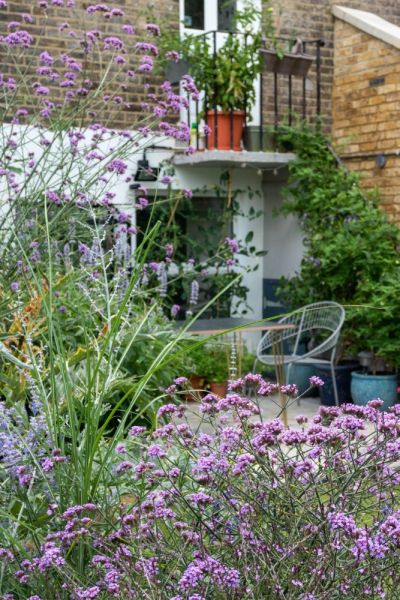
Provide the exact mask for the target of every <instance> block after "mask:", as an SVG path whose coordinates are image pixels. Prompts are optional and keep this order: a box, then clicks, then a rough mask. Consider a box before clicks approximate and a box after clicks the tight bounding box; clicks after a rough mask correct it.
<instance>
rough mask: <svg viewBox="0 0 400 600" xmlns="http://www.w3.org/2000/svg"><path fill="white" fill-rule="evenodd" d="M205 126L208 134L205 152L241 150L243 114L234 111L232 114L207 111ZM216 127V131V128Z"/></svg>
mask: <svg viewBox="0 0 400 600" xmlns="http://www.w3.org/2000/svg"><path fill="white" fill-rule="evenodd" d="M207 125H208V127H209V128H210V130H211V131H210V134H209V135H208V136H207V138H206V145H207V150H235V151H238V150H241V149H242V148H241V141H242V136H243V125H244V112H242V111H239V110H235V111H233V113H229V112H224V111H221V110H219V111H217V119H215V111H213V110H209V111H207ZM217 127H218V130H216V128H217Z"/></svg>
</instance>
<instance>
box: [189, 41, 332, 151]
mask: <svg viewBox="0 0 400 600" xmlns="http://www.w3.org/2000/svg"><path fill="white" fill-rule="evenodd" d="M218 35H220V36H225V39H226V36H242V39H243V42H242V43H243V47H244V48H246V46H247V44H248V43H249V41H248V40H249V34H243V33H237V32H235V33H224V34H222V33H218V32H217V31H209V32H206V33H204V34H201V37H202V38H203V43H204V44H208V45H209V48H210V53H211V60H212V61H213V67H214V68H216V66H217V52H218V41H219V38H218ZM279 42H280V43H281V45H282V46H283V45H284V44H285V43H288V42H290V40H288V39H280V40H279ZM323 46H324V42H323V41H322V40H306V41H300V40H298V41H297V43H296V50H297V53H291V52H287V53H284V55H283V57H282V56H281V55H278V54H277V53H276V52H275V51H274V50H269V49H268V47H267V44H266V42H264V44H263V48H262V50H261V56H262V60H263V63H264V64H263V69H262V72H261V74H260V75H259V81H258V83H257V81H256V80H255V81H254V86H257V85H258V90H257V92H258V94H256V106H253V107H251V106H249V98H248V95H246V94H244V96H243V97H242V99H241V101H240V108H242V109H243V110H235V109H234V108H233V107H230V109H229V110H228V111H227V112H223V111H221V110H220V106H219V103H218V98H219V95H220V92H221V90H220V89H216V85H213V84H212V82H207V81H205V82H204V86H203V87H204V89H202V90H200V92H201V98H200V100H196V101H193V100H192V101H190V100H189V108H188V110H187V123H188V126H189V128H190V129H191V145H192V146H193V147H194V148H195V150H207V149H217V150H241V149H244V150H255V151H257V150H258V151H260V150H276V149H277V135H276V134H277V132H279V128H280V127H281V126H282V125H289V126H292V125H293V124H294V123H295V122H298V121H300V122H304V123H307V124H309V125H315V126H319V124H320V122H321V116H322V115H321V110H322V87H321V48H322V47H323ZM281 54H282V53H281ZM228 60H229V58H228ZM231 60H233V57H231ZM241 129H242V131H243V135H241V133H239V132H240V130H241ZM207 132H208V135H206V134H207Z"/></svg>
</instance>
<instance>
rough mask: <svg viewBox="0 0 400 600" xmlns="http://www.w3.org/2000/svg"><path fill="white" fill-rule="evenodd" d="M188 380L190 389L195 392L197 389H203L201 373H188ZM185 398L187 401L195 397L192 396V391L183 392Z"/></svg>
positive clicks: (191, 400) (193, 399) (192, 400)
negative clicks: (188, 392) (189, 392)
mask: <svg viewBox="0 0 400 600" xmlns="http://www.w3.org/2000/svg"><path fill="white" fill-rule="evenodd" d="M189 381H190V388H191V390H193V391H195V392H196V393H197V394H198V393H199V392H198V390H200V391H201V390H203V389H204V377H201V375H190V377H189ZM185 400H186V401H187V402H194V401H195V400H196V398H195V397H194V396H193V393H191V394H185Z"/></svg>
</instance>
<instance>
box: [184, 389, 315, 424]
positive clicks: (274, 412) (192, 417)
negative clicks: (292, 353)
mask: <svg viewBox="0 0 400 600" xmlns="http://www.w3.org/2000/svg"><path fill="white" fill-rule="evenodd" d="M258 402H259V406H260V408H261V414H262V418H263V421H268V420H270V419H275V418H277V417H279V416H280V415H281V412H282V409H281V406H280V403H279V396H278V395H275V396H270V397H268V398H264V397H261V396H259V397H258ZM199 406H200V405H199V404H198V403H197V402H188V403H187V412H186V416H187V419H188V421H189V423H190V424H191V425H192V427H193V428H196V429H197V427H198V426H199V425H200V422H201V415H200V413H199ZM320 406H321V404H320V399H319V397H318V396H317V397H306V398H302V399H301V400H300V406H299V405H298V403H297V401H296V400H289V402H288V406H287V415H288V425H289V426H291V427H299V425H298V424H297V421H296V417H297V416H298V415H303V416H305V417H308V418H309V419H310V418H311V417H313V416H314V415H316V414H317V413H318V409H319V407H320ZM202 429H204V430H207V429H208V426H207V425H206V424H204V426H203V427H202Z"/></svg>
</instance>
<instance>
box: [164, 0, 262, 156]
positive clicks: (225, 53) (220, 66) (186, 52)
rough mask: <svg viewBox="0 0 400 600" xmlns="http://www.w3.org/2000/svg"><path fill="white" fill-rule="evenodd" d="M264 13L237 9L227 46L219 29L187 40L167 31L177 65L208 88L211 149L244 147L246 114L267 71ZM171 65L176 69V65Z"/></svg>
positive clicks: (168, 45)
mask: <svg viewBox="0 0 400 600" xmlns="http://www.w3.org/2000/svg"><path fill="white" fill-rule="evenodd" d="M259 14H260V13H259V12H258V11H257V10H255V8H254V7H252V6H248V7H247V8H245V9H243V10H241V11H236V14H235V18H234V27H235V31H234V32H232V33H227V34H226V35H225V36H224V41H223V42H222V44H221V45H219V41H220V37H218V38H217V37H216V36H214V32H210V33H205V34H204V35H202V36H199V35H190V34H185V36H184V37H183V38H182V39H177V37H176V36H175V38H172V37H171V35H170V34H168V32H167V33H166V35H165V38H164V39H161V41H160V47H161V48H162V50H163V53H164V54H165V56H167V55H168V56H171V55H172V53H175V60H176V61H177V66H176V68H175V69H172V70H174V71H176V70H177V69H178V70H179V66H178V65H181V64H183V65H188V72H189V74H190V75H191V76H192V77H193V79H194V81H195V83H196V86H197V88H198V89H199V90H200V91H201V92H203V93H204V110H203V112H202V113H201V115H200V116H201V117H202V118H203V119H204V121H205V124H206V125H207V128H208V129H209V135H208V136H207V148H208V149H209V150H212V149H218V150H230V149H233V150H241V140H242V135H243V126H244V121H245V115H246V113H248V112H249V111H250V109H251V107H252V105H253V104H254V102H255V97H256V94H255V82H256V78H257V75H258V74H259V73H260V72H261V70H262V58H261V53H260V50H261V46H262V36H261V29H260V28H259V27H258V25H257V23H258V22H259ZM166 66H167V69H169V70H171V65H170V64H168V63H167V65H166ZM174 79H175V80H176V76H175V75H174Z"/></svg>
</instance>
